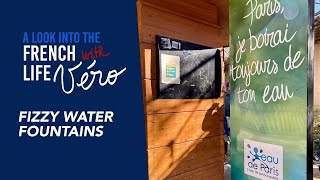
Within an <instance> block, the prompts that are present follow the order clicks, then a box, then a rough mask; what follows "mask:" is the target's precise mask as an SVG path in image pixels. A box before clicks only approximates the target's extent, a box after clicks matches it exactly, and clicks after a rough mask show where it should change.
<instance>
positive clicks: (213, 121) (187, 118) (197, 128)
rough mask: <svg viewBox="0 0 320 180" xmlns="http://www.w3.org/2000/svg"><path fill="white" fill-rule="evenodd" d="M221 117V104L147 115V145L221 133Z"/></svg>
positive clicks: (176, 141) (157, 144)
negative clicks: (204, 109) (217, 106)
mask: <svg viewBox="0 0 320 180" xmlns="http://www.w3.org/2000/svg"><path fill="white" fill-rule="evenodd" d="M223 117H224V109H223V106H221V107H219V108H217V109H215V110H208V111H195V112H182V113H168V114H156V115H147V127H146V128H147V132H148V138H147V140H148V142H147V144H148V146H147V147H148V149H149V148H156V147H161V146H167V145H171V144H176V143H183V142H187V141H192V140H197V139H200V138H206V137H213V136H219V135H223V133H224V127H223V126H224V124H223Z"/></svg>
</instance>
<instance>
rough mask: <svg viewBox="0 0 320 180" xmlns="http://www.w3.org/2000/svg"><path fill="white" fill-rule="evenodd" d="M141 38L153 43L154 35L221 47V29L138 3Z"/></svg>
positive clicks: (142, 40) (154, 41) (145, 41)
mask: <svg viewBox="0 0 320 180" xmlns="http://www.w3.org/2000/svg"><path fill="white" fill-rule="evenodd" d="M140 6H141V7H140V8H141V38H140V41H141V42H144V43H149V44H155V43H156V39H155V35H163V36H168V37H171V38H176V39H180V40H185V41H189V42H193V43H198V44H202V45H205V46H209V47H222V46H223V45H224V44H223V41H222V39H221V36H220V35H221V34H222V31H221V29H219V28H217V27H213V26H209V25H207V24H203V23H200V22H196V21H193V20H190V19H186V18H184V17H181V16H177V15H175V14H171V13H167V12H164V11H161V10H159V9H156V8H153V7H151V6H147V5H144V4H140Z"/></svg>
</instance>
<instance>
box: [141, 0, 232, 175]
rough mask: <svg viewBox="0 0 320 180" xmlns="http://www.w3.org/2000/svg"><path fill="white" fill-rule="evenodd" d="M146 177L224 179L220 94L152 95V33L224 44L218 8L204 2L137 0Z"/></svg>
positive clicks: (155, 82)
mask: <svg viewBox="0 0 320 180" xmlns="http://www.w3.org/2000/svg"><path fill="white" fill-rule="evenodd" d="M137 10H138V26H139V41H140V57H141V69H142V72H141V75H142V79H143V97H144V108H145V114H146V116H145V121H146V136H147V148H148V149H147V151H148V172H149V178H150V179H154V180H158V179H188V180H189V179H217V180H219V179H221V180H222V179H223V159H224V148H223V146H224V141H223V115H224V111H223V107H224V106H223V97H221V98H219V99H172V100H164V99H157V86H158V79H157V73H158V72H157V57H156V56H157V52H156V44H155V43H156V37H155V36H156V35H162V36H168V37H171V38H176V39H180V40H184V41H188V42H193V43H197V44H201V45H206V46H209V47H214V48H218V47H222V46H224V45H225V39H226V38H225V37H221V36H222V35H224V34H225V33H224V32H223V30H222V29H221V28H220V26H219V21H220V20H221V19H220V18H219V14H218V13H217V12H218V11H219V10H218V9H217V8H216V7H215V5H214V3H212V2H211V1H210V3H209V1H206V0H201V1H194V0H184V1H181V0H177V1H171V0H162V1H154V0H138V1H137Z"/></svg>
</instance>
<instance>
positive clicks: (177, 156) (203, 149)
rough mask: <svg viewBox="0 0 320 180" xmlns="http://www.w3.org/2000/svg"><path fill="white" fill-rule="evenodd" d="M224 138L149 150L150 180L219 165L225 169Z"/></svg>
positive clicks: (206, 139)
mask: <svg viewBox="0 0 320 180" xmlns="http://www.w3.org/2000/svg"><path fill="white" fill-rule="evenodd" d="M222 146H223V137H222V136H217V137H211V138H205V139H198V140H196V141H188V142H185V143H179V144H173V145H171V146H164V147H161V148H154V149H149V150H148V163H149V166H148V167H149V177H150V179H157V180H158V179H165V178H169V177H173V176H177V175H179V174H183V173H187V172H189V171H192V170H195V169H198V168H201V167H204V166H208V165H211V164H217V166H222V167H223V158H224V150H223V148H221V147H222Z"/></svg>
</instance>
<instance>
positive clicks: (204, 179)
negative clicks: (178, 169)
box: [167, 162, 224, 180]
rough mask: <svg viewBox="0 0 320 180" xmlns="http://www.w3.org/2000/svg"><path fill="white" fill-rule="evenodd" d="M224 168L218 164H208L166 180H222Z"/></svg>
mask: <svg viewBox="0 0 320 180" xmlns="http://www.w3.org/2000/svg"><path fill="white" fill-rule="evenodd" d="M223 173H224V168H223V166H221V164H220V162H218V163H215V164H210V165H208V166H204V167H201V168H198V169H195V170H192V171H189V172H186V173H183V174H179V175H177V176H173V177H169V178H167V179H168V180H219V179H224V176H223Z"/></svg>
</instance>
